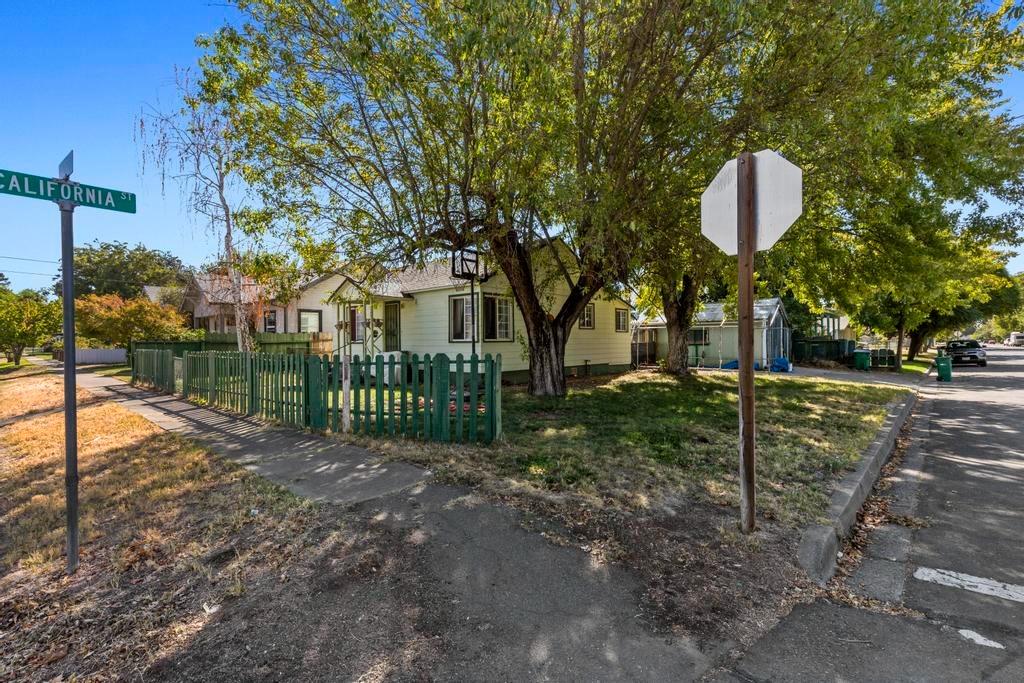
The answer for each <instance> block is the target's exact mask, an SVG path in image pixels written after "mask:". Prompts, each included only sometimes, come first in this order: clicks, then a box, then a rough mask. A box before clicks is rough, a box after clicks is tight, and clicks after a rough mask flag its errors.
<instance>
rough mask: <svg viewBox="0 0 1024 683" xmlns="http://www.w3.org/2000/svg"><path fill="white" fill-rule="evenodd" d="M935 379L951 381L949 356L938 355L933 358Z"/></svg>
mask: <svg viewBox="0 0 1024 683" xmlns="http://www.w3.org/2000/svg"><path fill="white" fill-rule="evenodd" d="M935 379H936V380H938V381H940V382H952V381H953V359H952V358H950V357H949V356H939V357H938V358H936V359H935Z"/></svg>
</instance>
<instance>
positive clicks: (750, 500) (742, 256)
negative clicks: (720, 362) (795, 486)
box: [736, 152, 757, 534]
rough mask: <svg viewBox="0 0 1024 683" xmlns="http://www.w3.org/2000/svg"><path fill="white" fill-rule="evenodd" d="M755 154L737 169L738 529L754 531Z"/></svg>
mask: <svg viewBox="0 0 1024 683" xmlns="http://www.w3.org/2000/svg"><path fill="white" fill-rule="evenodd" d="M754 174H755V168H754V155H753V154H751V153H750V152H743V153H742V154H740V156H739V159H738V167H737V176H738V177H737V192H738V196H737V204H736V206H737V212H738V216H737V221H736V225H737V236H736V237H737V246H738V251H739V356H740V357H739V365H740V368H739V370H740V376H739V394H740V529H741V530H742V531H743V533H745V534H746V533H750V532H752V531H753V530H754V520H755V501H754V454H755V437H754V253H755V252H756V250H757V234H756V230H757V227H756V222H755V221H756V216H755V215H754V211H755V206H756V205H755V203H754V191H755V178H754Z"/></svg>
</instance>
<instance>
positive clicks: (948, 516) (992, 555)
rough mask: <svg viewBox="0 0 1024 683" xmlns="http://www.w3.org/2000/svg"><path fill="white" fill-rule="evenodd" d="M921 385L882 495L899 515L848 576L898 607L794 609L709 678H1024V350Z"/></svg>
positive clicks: (862, 590)
mask: <svg viewBox="0 0 1024 683" xmlns="http://www.w3.org/2000/svg"><path fill="white" fill-rule="evenodd" d="M923 394H924V401H923V402H922V404H921V408H920V410H919V411H918V414H917V416H916V419H915V422H914V428H913V434H912V437H913V438H912V439H911V443H910V445H909V448H908V449H907V452H906V455H905V458H904V460H903V462H902V466H901V467H900V468H899V470H898V471H897V472H895V473H894V474H893V475H892V476H891V477H890V478H889V483H890V487H889V488H888V490H886V491H884V493H883V494H882V495H883V497H884V498H885V499H886V501H887V503H888V509H889V512H890V514H891V515H894V516H895V517H894V518H893V520H891V521H892V522H893V523H888V524H884V525H881V526H879V527H877V528H875V529H873V530H871V531H870V533H869V534H868V536H867V544H866V546H865V548H864V557H863V559H862V560H861V562H860V564H859V566H858V567H857V568H856V569H855V571H854V572H853V573H852V574H851V575H850V576H849V577H848V578H847V579H846V581H845V587H846V588H848V589H849V590H850V591H851V592H853V593H856V594H858V595H860V596H863V597H867V598H872V599H875V600H879V601H881V602H882V603H883V604H884V605H886V606H888V607H891V608H895V609H877V608H876V609H872V608H871V606H870V605H868V606H866V607H865V606H861V605H860V604H858V605H857V606H856V607H854V606H850V605H845V604H835V603H832V602H830V601H827V600H824V599H819V600H816V601H815V602H813V603H811V604H805V605H799V606H798V607H796V608H795V609H794V610H793V612H792V613H790V614H789V615H788V616H786V617H785V618H784V619H782V621H781V622H780V623H779V624H778V625H777V626H776V627H775V628H774V629H773V630H772V631H771V632H769V633H768V634H766V635H765V636H764V637H763V638H761V640H759V641H758V642H757V643H755V644H754V645H753V646H752V647H751V648H750V649H749V650H748V651H747V652H746V653H745V654H744V655H743V656H742V658H740V659H739V660H738V661H737V662H735V663H733V664H732V665H731V666H730V668H729V670H728V671H724V672H721V673H719V674H718V676H717V677H716V678H714V680H716V681H729V682H731V683H737V682H739V681H743V682H746V681H783V680H785V681H816V682H817V681H862V680H863V681H869V680H870V681H875V680H888V681H936V680H947V681H982V680H991V681H1022V680H1024V544H1022V543H1021V542H1020V530H1021V528H1022V525H1024V506H1022V505H1021V495H1020V494H1021V490H1022V485H1024V474H1022V472H1024V445H1022V444H1024V428H1022V425H1024V354H1022V353H1021V352H1020V350H1005V351H996V352H990V355H989V364H988V367H986V368H957V369H956V370H955V371H954V375H953V382H952V383H949V384H945V383H943V384H937V383H935V381H934V379H932V380H931V382H930V384H926V385H924V387H923ZM899 516H905V517H906V518H909V519H911V520H917V521H918V522H919V524H920V525H921V526H920V528H913V527H908V526H905V525H901V524H897V523H895V522H896V521H898V519H899ZM915 614H919V615H923V616H921V617H915V616H913V615H915Z"/></svg>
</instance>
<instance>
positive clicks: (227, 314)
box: [147, 273, 286, 332]
mask: <svg viewBox="0 0 1024 683" xmlns="http://www.w3.org/2000/svg"><path fill="white" fill-rule="evenodd" d="M147 294H148V292H147ZM242 301H243V302H244V303H245V304H246V306H247V307H248V308H249V310H250V311H251V315H252V316H253V326H254V328H255V330H256V331H257V332H285V331H286V330H282V329H279V326H278V324H277V322H276V321H277V317H278V316H279V315H281V316H282V317H283V310H284V307H283V306H281V305H279V304H277V303H276V302H274V301H272V300H271V298H270V297H269V295H268V294H267V292H266V291H265V288H264V287H262V286H261V285H259V284H257V283H256V282H255V281H254V280H253V279H252V278H248V277H244V276H243V277H242ZM181 308H182V310H183V311H184V312H185V313H186V314H188V315H189V316H191V318H192V327H194V328H195V329H200V330H206V331H207V332H234V331H235V305H234V298H233V297H232V294H231V281H230V280H229V279H228V276H227V275H226V274H222V273H200V274H197V275H194V276H193V277H192V279H191V280H190V281H189V283H188V285H187V286H186V287H185V291H184V294H183V297H182V305H181Z"/></svg>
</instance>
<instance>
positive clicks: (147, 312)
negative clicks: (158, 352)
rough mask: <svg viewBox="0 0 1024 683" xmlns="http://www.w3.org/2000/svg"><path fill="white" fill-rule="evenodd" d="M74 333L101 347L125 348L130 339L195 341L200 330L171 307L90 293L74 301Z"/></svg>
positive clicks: (144, 299) (143, 300) (200, 334)
mask: <svg viewBox="0 0 1024 683" xmlns="http://www.w3.org/2000/svg"><path fill="white" fill-rule="evenodd" d="M75 325H76V333H77V334H79V335H81V336H83V337H87V338H93V339H97V340H99V341H101V342H103V343H104V344H107V345H110V346H116V347H118V348H128V346H129V344H130V343H131V342H132V341H133V340H139V341H141V340H146V341H154V340H162V341H177V340H185V339H198V338H201V336H202V331H201V330H192V329H189V328H188V327H187V326H186V320H185V316H184V315H182V314H181V313H179V312H178V311H177V310H176V309H175V308H173V307H170V306H165V305H163V304H158V303H154V302H152V301H150V300H149V299H147V298H145V297H137V298H134V299H122V298H121V297H120V296H118V295H117V294H90V295H86V296H84V297H81V298H79V299H77V300H76V301H75Z"/></svg>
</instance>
